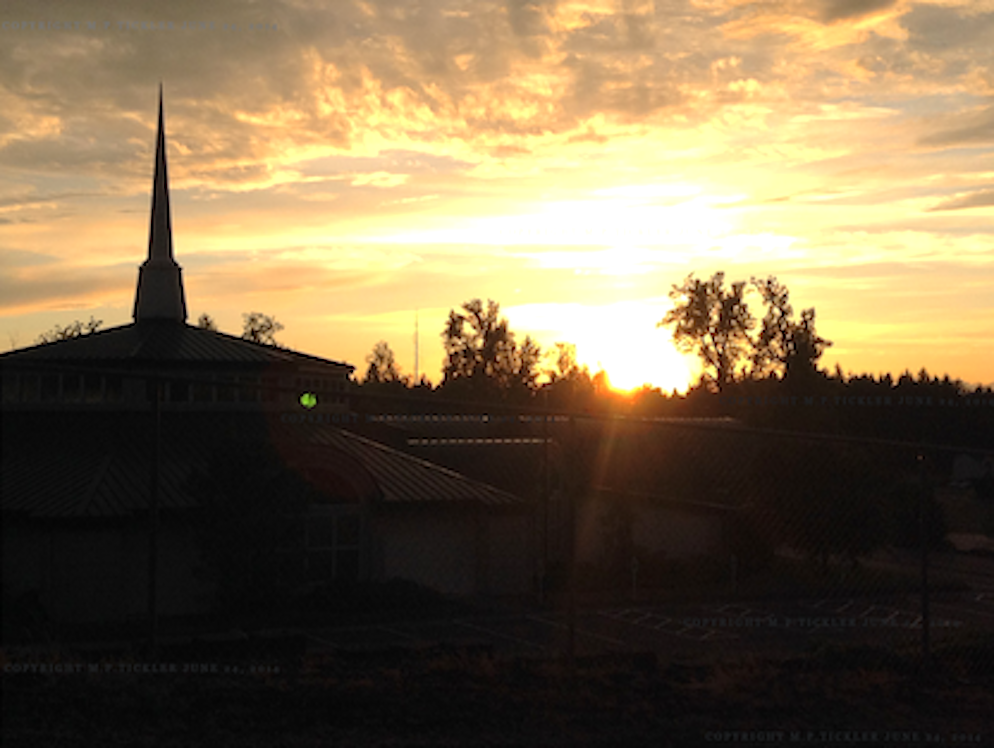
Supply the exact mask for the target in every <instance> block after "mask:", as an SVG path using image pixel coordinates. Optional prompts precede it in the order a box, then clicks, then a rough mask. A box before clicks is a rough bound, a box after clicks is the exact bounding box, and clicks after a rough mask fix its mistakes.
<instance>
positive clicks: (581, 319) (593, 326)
mask: <svg viewBox="0 0 994 748" xmlns="http://www.w3.org/2000/svg"><path fill="white" fill-rule="evenodd" d="M670 305H671V302H670V301H669V299H667V298H665V297H663V298H658V299H639V300H634V301H619V302H615V303H613V304H604V305H588V304H577V303H572V304H530V305H523V306H519V307H509V308H508V309H507V314H508V317H509V319H510V322H511V327H512V329H515V330H518V329H521V330H527V329H529V328H530V329H531V330H532V331H533V332H532V333H531V334H533V335H534V336H535V337H536V338H538V339H539V340H541V342H542V344H543V349H544V350H546V351H549V352H551V351H553V350H554V347H553V341H564V342H568V343H572V344H573V345H575V346H576V358H577V362H578V363H579V364H580V365H581V366H586V367H588V369H589V370H590V373H591V375H594V374H596V373H597V372H598V371H600V370H603V371H604V372H605V374H606V375H607V378H608V384H609V386H610V387H611V389H613V390H615V391H617V392H630V391H632V390H636V389H638V388H639V387H641V386H642V385H644V384H647V385H649V386H650V387H659V388H660V389H662V390H663V391H664V392H671V391H672V390H674V389H675V390H677V391H678V392H686V390H687V389H688V388H689V387H690V385H691V384H692V383H693V381H694V379H695V373H694V364H693V362H692V360H691V358H690V357H688V356H685V355H684V354H681V353H680V352H679V351H677V350H676V348H675V347H674V346H673V343H672V341H671V340H670V335H669V332H668V331H667V330H666V329H663V328H657V327H656V323H657V322H658V321H659V320H661V319H662V318H663V316H664V315H665V314H666V312H667V310H668V309H669V308H670Z"/></svg>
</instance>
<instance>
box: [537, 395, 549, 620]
mask: <svg viewBox="0 0 994 748" xmlns="http://www.w3.org/2000/svg"><path fill="white" fill-rule="evenodd" d="M542 404H543V406H544V407H545V415H543V416H542V548H541V555H540V556H539V567H538V600H539V604H540V605H543V604H545V581H546V580H545V575H546V570H547V569H548V566H549V390H548V389H547V388H543V390H542Z"/></svg>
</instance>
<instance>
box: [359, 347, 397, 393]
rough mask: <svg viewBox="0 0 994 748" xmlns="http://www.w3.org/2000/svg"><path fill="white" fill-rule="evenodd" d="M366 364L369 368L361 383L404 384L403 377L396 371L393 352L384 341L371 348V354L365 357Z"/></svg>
mask: <svg viewBox="0 0 994 748" xmlns="http://www.w3.org/2000/svg"><path fill="white" fill-rule="evenodd" d="M366 363H367V364H369V367H368V368H367V369H366V376H365V378H364V379H363V383H365V384H369V383H373V382H378V383H381V384H385V383H387V382H404V377H402V376H401V375H400V371H399V370H398V369H397V362H396V359H395V358H394V353H393V350H392V349H391V348H390V346H389V345H388V344H387V342H386V341H385V340H381V341H380V342H378V343H377V344H376V345H375V346H373V352H372V353H370V354H369V355H368V356H366Z"/></svg>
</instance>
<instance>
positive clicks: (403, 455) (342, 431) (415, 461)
mask: <svg viewBox="0 0 994 748" xmlns="http://www.w3.org/2000/svg"><path fill="white" fill-rule="evenodd" d="M337 431H338V432H339V433H340V434H344V435H346V438H347V439H352V440H354V441H358V442H362V443H364V444H366V445H367V446H370V447H373V448H374V449H378V450H379V451H381V452H386V453H389V454H391V455H396V456H397V457H400V458H401V459H404V460H407V461H408V462H410V463H413V464H416V465H420V466H421V467H425V468H428V469H430V470H434V471H437V472H439V473H442V474H443V475H448V476H449V477H451V478H455V479H457V480H460V481H463V482H465V483H469V484H473V485H477V486H484V487H486V488H487V489H489V490H491V491H494V492H496V493H498V494H500V495H503V496H507V497H509V498H513V499H514V500H515V501H519V500H520V499H521V497H520V496H517V495H515V494H513V493H510V492H509V491H505V490H503V489H501V488H497V486H492V485H490V484H489V483H484V482H483V481H479V480H476V479H475V478H470V477H469V476H466V475H463V474H462V473H459V472H457V471H455V470H452V469H451V468H447V467H445V466H444V465H439V464H438V463H435V462H430V461H428V460H425V459H422V458H420V457H415V456H414V455H411V454H408V453H407V452H402V451H401V450H399V449H394V448H393V447H390V446H388V445H386V444H381V443H379V442H375V441H373V440H372V439H367V438H366V437H364V436H361V435H359V434H356V433H353V432H351V431H347V430H345V429H337ZM356 456H358V455H356Z"/></svg>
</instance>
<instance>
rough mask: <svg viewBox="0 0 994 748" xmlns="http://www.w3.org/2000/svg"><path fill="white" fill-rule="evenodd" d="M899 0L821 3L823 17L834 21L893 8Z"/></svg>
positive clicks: (855, 0) (848, 0) (831, 21)
mask: <svg viewBox="0 0 994 748" xmlns="http://www.w3.org/2000/svg"><path fill="white" fill-rule="evenodd" d="M898 3H899V0H828V2H823V3H822V4H821V6H822V7H821V18H822V20H824V21H825V22H826V23H834V22H835V21H840V20H844V19H849V18H861V17H863V16H867V15H870V14H871V13H876V12H877V11H881V10H885V9H887V8H892V7H894V6H895V5H897V4H898Z"/></svg>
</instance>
